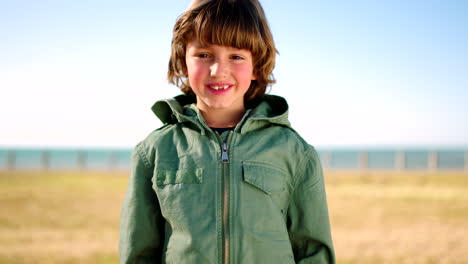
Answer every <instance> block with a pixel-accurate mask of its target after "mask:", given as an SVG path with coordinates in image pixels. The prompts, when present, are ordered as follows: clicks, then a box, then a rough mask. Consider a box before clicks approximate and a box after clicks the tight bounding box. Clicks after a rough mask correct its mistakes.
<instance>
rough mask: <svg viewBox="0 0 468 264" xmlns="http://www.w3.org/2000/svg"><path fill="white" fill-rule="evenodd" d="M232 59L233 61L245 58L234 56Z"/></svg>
mask: <svg viewBox="0 0 468 264" xmlns="http://www.w3.org/2000/svg"><path fill="white" fill-rule="evenodd" d="M231 59H233V60H243V59H244V57H242V56H239V55H232V56H231Z"/></svg>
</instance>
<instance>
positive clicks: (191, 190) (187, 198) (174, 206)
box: [152, 168, 203, 226]
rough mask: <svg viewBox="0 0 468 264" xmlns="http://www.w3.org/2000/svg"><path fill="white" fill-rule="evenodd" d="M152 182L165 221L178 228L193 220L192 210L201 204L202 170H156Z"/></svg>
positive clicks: (193, 212)
mask: <svg viewBox="0 0 468 264" xmlns="http://www.w3.org/2000/svg"><path fill="white" fill-rule="evenodd" d="M152 182H153V189H154V191H155V192H156V195H157V196H158V200H159V204H160V206H161V213H162V215H163V216H164V217H165V218H166V220H167V221H169V222H170V223H171V224H172V225H173V226H178V225H181V224H182V225H183V223H184V222H186V221H191V220H193V219H192V218H193V217H195V215H194V214H195V213H196V211H194V210H192V209H193V208H194V207H195V208H198V207H196V206H197V205H199V204H201V201H200V199H201V198H200V193H201V192H202V190H203V184H202V183H203V168H193V169H192V168H188V169H156V170H155V171H154V174H153V179H152Z"/></svg>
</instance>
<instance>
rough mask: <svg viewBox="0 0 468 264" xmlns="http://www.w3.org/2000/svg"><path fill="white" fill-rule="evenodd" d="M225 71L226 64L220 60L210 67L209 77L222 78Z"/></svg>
mask: <svg viewBox="0 0 468 264" xmlns="http://www.w3.org/2000/svg"><path fill="white" fill-rule="evenodd" d="M226 70H227V65H226V62H224V61H222V60H216V61H214V62H213V64H211V66H210V73H211V77H222V76H223V75H224V74H225V73H226Z"/></svg>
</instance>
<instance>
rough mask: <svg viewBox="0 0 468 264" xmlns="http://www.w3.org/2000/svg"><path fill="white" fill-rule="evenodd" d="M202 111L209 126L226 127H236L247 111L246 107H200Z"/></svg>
mask: <svg viewBox="0 0 468 264" xmlns="http://www.w3.org/2000/svg"><path fill="white" fill-rule="evenodd" d="M199 109H200V112H201V113H202V115H203V118H204V119H205V122H206V124H207V125H208V126H209V127H216V128H225V127H235V126H236V125H237V123H239V122H240V120H241V119H242V117H243V116H244V113H245V108H242V109H238V110H232V109H229V110H228V109H209V111H207V110H206V109H202V108H199Z"/></svg>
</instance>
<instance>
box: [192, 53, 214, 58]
mask: <svg viewBox="0 0 468 264" xmlns="http://www.w3.org/2000/svg"><path fill="white" fill-rule="evenodd" d="M195 56H196V57H198V58H200V59H207V58H209V57H210V54H208V53H198V54H196V55H195Z"/></svg>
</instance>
